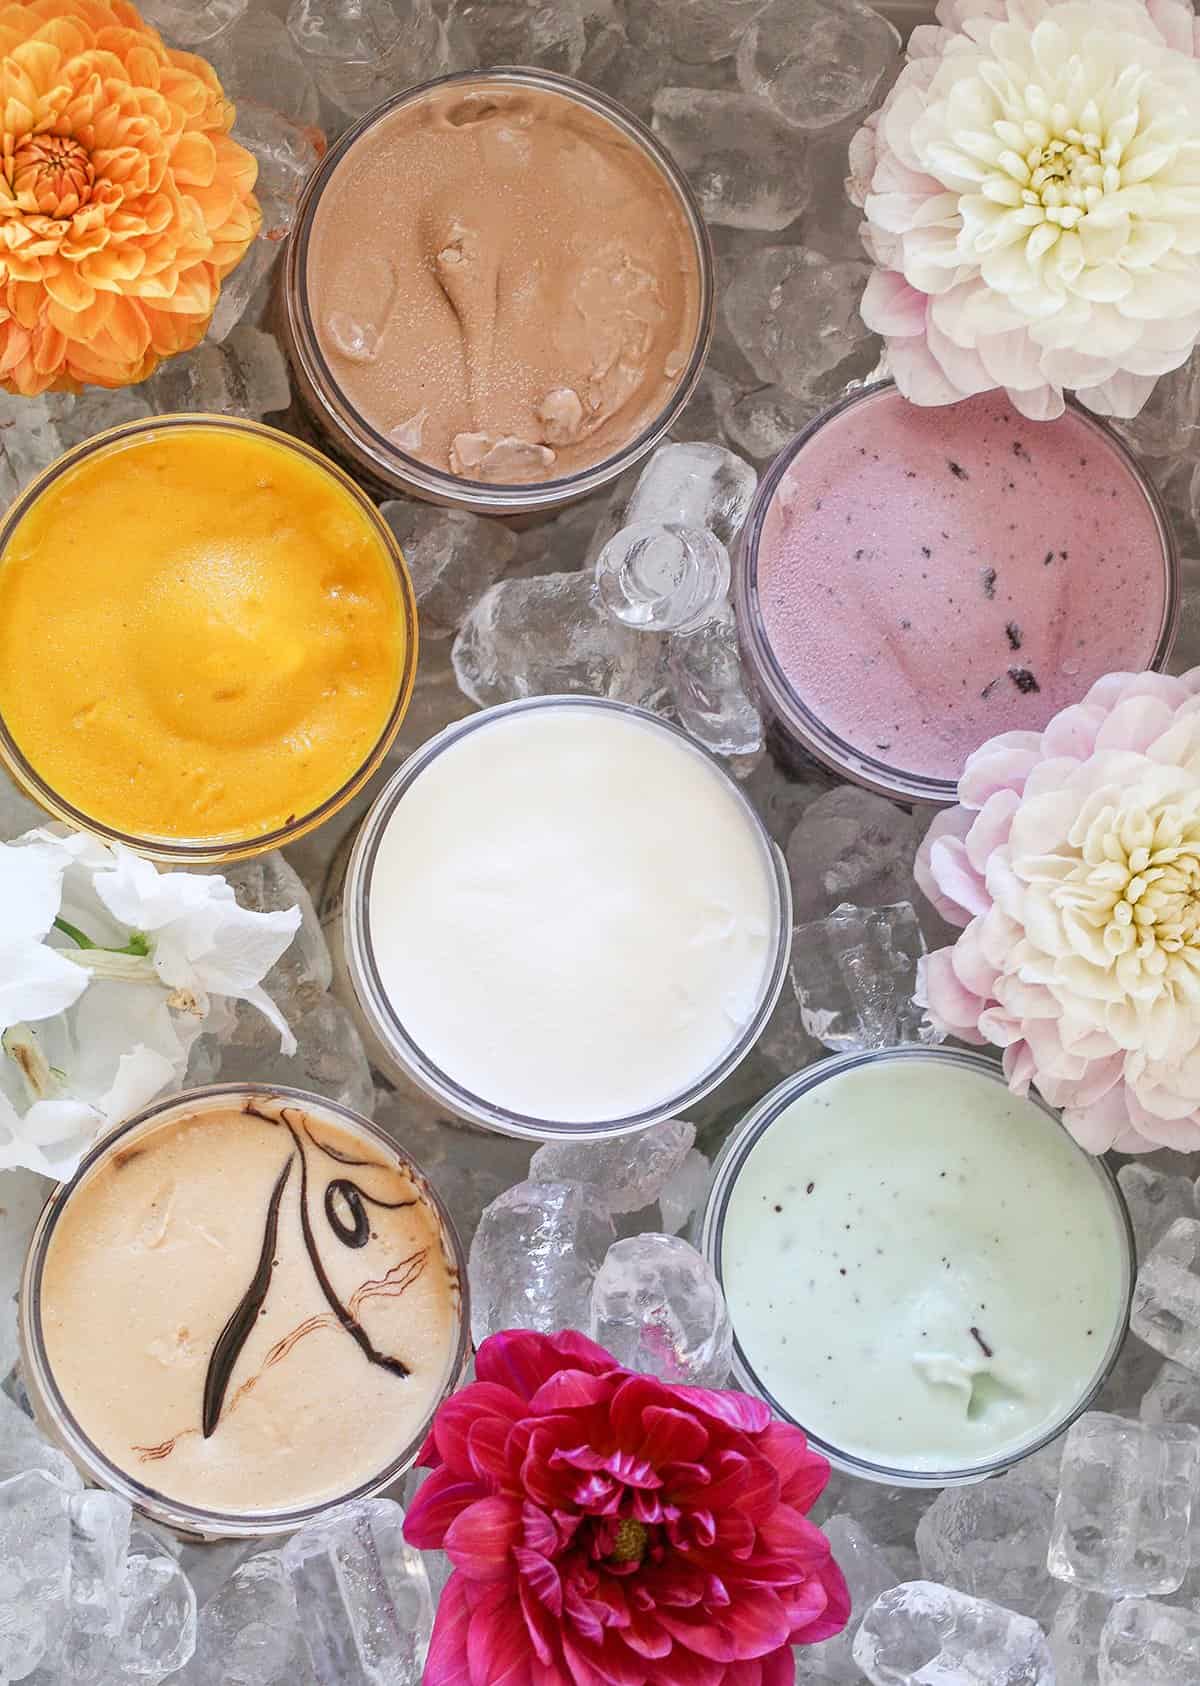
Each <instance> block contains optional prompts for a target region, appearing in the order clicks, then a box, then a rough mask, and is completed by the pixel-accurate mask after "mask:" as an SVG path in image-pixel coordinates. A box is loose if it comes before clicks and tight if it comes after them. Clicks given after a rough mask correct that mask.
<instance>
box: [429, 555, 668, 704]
mask: <svg viewBox="0 0 1200 1686" xmlns="http://www.w3.org/2000/svg"><path fill="white" fill-rule="evenodd" d="M658 645H659V641H658V640H657V639H656V637H655V636H654V635H653V634H651V633H644V632H634V631H632V630H631V629H630V628H629V627H626V626H622V624H621V623H620V621H617V620H614V619H613V617H612V616H611V615H609V614H608V613H607V612H606V611H605V609H604V607H603V605H602V604H601V602H600V599H599V595H598V593H597V591H596V582H595V580H594V579H592V578H591V577H590V576H589V575H587V574H538V575H536V576H534V577H533V578H532V579H507V580H501V581H499V583H498V584H496V585H494V586H492V587H491V589H490V590H489V591H487V592H485V593H484V595H483V596H482V597H481V598H480V600H479V602H478V603H476V605H475V607H474V608H473V609H472V610H471V612H470V614H469V615H468V616H467V618H466V620H465V621H464V622H463V625H462V628H461V630H460V632H459V634H458V637H457V638H456V639H455V641H454V648H453V651H452V659H453V662H454V671H455V673H456V674H457V676H458V683H459V687H460V689H461V690H462V692H463V694H464V696H468V697H470V699H471V701H472V702H474V703H477V704H478V705H479V706H480V707H481V708H487V707H489V706H490V705H491V704H492V703H499V702H510V701H512V700H513V699H514V698H517V697H536V696H549V695H557V694H559V693H561V692H587V693H589V694H590V695H593V696H604V697H614V698H616V699H617V700H618V701H620V702H631V703H645V702H646V701H648V700H649V699H650V698H651V697H652V696H653V695H654V693H655V688H656V684H657V683H658V679H659V668H660V663H661V651H660V649H659V647H658Z"/></svg>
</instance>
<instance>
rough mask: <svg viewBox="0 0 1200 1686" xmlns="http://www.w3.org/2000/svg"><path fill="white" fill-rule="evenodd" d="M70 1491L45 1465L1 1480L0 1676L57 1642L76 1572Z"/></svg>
mask: <svg viewBox="0 0 1200 1686" xmlns="http://www.w3.org/2000/svg"><path fill="white" fill-rule="evenodd" d="M70 1499H71V1495H70V1493H69V1491H68V1490H67V1489H66V1488H65V1487H64V1486H63V1485H62V1484H61V1483H60V1482H58V1481H56V1480H55V1479H54V1477H53V1476H52V1475H50V1474H48V1473H47V1472H46V1471H45V1470H44V1469H31V1470H26V1471H25V1473H24V1474H23V1475H14V1476H10V1477H9V1478H8V1479H7V1480H3V1481H0V1680H22V1679H24V1677H25V1676H26V1675H27V1674H30V1673H31V1672H32V1671H33V1670H34V1669H35V1668H36V1667H37V1665H38V1663H40V1662H41V1660H42V1658H43V1657H44V1656H45V1654H46V1652H47V1650H48V1649H49V1648H50V1647H51V1646H52V1645H53V1646H54V1647H57V1644H58V1640H59V1637H60V1635H61V1633H62V1630H63V1626H64V1621H65V1617H66V1611H67V1594H68V1590H69V1587H70V1577H71V1520H70Z"/></svg>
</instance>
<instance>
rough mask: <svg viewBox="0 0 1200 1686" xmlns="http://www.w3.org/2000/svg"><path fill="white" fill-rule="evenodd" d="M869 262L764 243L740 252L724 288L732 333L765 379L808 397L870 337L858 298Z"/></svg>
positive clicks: (761, 378)
mask: <svg viewBox="0 0 1200 1686" xmlns="http://www.w3.org/2000/svg"><path fill="white" fill-rule="evenodd" d="M869 273H870V270H869V266H868V265H867V264H866V263H858V262H850V261H847V262H839V261H838V260H836V259H831V258H828V257H827V256H826V255H825V253H824V252H812V251H808V250H807V249H806V248H805V247H803V246H760V247H758V248H757V249H755V250H753V251H749V252H746V253H745V254H744V255H741V256H739V258H738V261H737V264H736V265H735V266H733V268H732V270H731V274H730V280H729V284H728V286H727V287H726V288H725V295H724V301H723V309H724V315H725V321H726V324H727V325H728V328H729V331H730V333H731V334H732V335H733V338H734V340H735V341H736V342H737V345H738V348H739V350H740V351H741V352H742V355H743V356H744V357H745V358H746V360H747V362H748V363H749V364H750V366H751V367H752V368H753V370H754V372H755V374H756V375H757V376H758V378H759V380H760V381H764V382H765V383H766V384H767V385H779V386H782V387H784V388H785V389H786V390H787V391H788V392H789V393H791V394H792V395H793V397H794V398H797V399H802V398H804V397H805V396H806V395H809V394H810V393H812V392H813V390H814V389H816V390H819V382H820V380H821V377H822V376H824V375H825V374H827V373H828V372H829V371H830V370H832V369H836V368H837V366H838V365H839V364H840V363H842V362H844V361H845V359H846V358H848V357H850V356H852V355H853V354H854V352H855V351H857V350H858V349H859V348H860V347H861V346H863V345H864V344H865V343H866V342H867V340H868V339H869V338H870V335H869V332H868V330H867V328H866V327H865V326H864V324H863V320H862V318H861V316H860V315H859V313H858V300H859V295H860V294H861V292H862V289H863V286H864V284H865V282H866V279H867V275H868V274H869Z"/></svg>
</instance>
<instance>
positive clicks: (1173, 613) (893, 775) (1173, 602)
mask: <svg viewBox="0 0 1200 1686" xmlns="http://www.w3.org/2000/svg"><path fill="white" fill-rule="evenodd" d="M892 392H898V388H897V386H896V383H895V381H893V380H882V381H875V382H873V383H872V384H871V385H870V386H865V387H862V388H861V389H860V390H858V391H856V392H850V393H847V394H846V395H845V397H843V398H840V399H838V401H837V403H836V404H832V405H830V407H829V408H828V409H827V410H822V412H821V414H820V415H819V416H814V418H813V419H812V421H810V422H809V423H808V424H807V426H805V427H803V428H801V430H800V432H799V433H797V434H796V436H795V438H793V439H792V440H791V441H789V443H788V444H787V445H785V446H784V448H783V450H782V451H780V453H779V455H778V456H777V457H775V458H774V459H773V461H772V462H771V464H770V466H769V467H768V468H767V470H766V471H765V473H764V474H763V476H762V478H761V480H760V481H759V483H758V489H757V491H756V492H755V495H754V501H753V503H752V504H751V506H750V513H749V515H748V516H747V518H746V525H745V527H744V528H743V529H742V534H741V540H740V543H739V545H738V547H737V554H736V556H735V557H734V559H733V595H734V602H735V605H736V610H737V621H738V632H739V638H740V642H741V647H742V651H743V654H744V655H745V657H746V660H747V663H748V665H749V667H750V669H751V672H752V673H753V675H754V680H755V683H756V684H757V686H758V687H759V689H760V690H761V691H762V693H763V694H764V696H765V698H766V700H767V703H768V706H769V708H770V711H771V713H772V714H774V716H775V717H776V719H777V720H778V721H779V723H780V725H781V726H782V727H783V728H784V729H785V730H786V731H787V733H788V734H789V735H790V736H791V737H792V738H793V739H795V740H796V741H797V742H798V743H799V745H800V747H801V748H802V749H804V750H805V751H807V753H808V754H809V755H811V756H813V757H814V758H815V759H816V760H817V761H819V762H821V763H822V765H824V766H826V767H828V768H830V769H831V771H833V772H835V773H838V774H840V775H841V776H842V777H843V778H846V779H850V780H851V781H852V782H853V783H855V784H857V785H861V786H862V787H863V788H864V789H866V790H873V791H876V792H877V793H878V794H879V795H881V796H888V797H891V798H892V800H893V801H897V802H928V803H936V804H940V805H943V806H944V805H946V804H949V803H952V802H955V801H957V799H958V781H957V780H955V779H938V778H932V777H929V776H927V775H925V774H921V773H910V772H907V771H906V770H905V769H904V768H901V767H893V766H891V765H890V764H889V763H888V762H887V761H884V760H881V759H880V758H879V757H877V756H873V755H871V754H869V753H868V752H867V751H866V750H863V749H859V748H856V747H855V746H854V745H853V744H851V743H848V742H847V741H846V740H845V739H844V738H842V737H839V735H838V734H837V733H836V732H834V731H833V730H832V729H831V728H830V727H829V726H827V725H826V724H825V723H824V721H822V720H821V719H820V717H819V716H818V715H817V714H815V713H814V712H813V710H812V709H810V708H809V706H808V704H807V703H806V702H805V701H804V699H803V697H802V696H800V694H799V692H798V691H797V690H796V689H795V688H794V686H793V685H792V683H791V681H790V680H789V679H788V678H787V676H786V675H785V673H784V671H783V668H782V667H781V666H780V663H779V661H778V658H777V657H776V655H775V651H774V649H773V648H772V646H771V643H770V641H769V639H768V638H767V634H766V628H765V625H764V623H763V616H762V608H761V604H760V600H759V591H758V547H759V540H760V538H761V535H762V529H763V523H764V522H765V520H766V516H767V510H768V509H769V507H770V505H771V503H772V501H773V500H774V497H775V493H776V492H777V491H778V489H779V485H780V482H781V481H782V480H783V478H784V476H785V475H786V473H787V471H788V469H789V468H791V466H792V464H793V462H794V461H795V460H796V458H797V457H798V456H799V455H800V453H801V451H803V449H804V447H805V446H806V445H807V444H808V442H809V440H810V439H812V437H813V436H814V434H816V433H818V432H820V430H821V429H822V428H823V427H825V425H826V424H827V423H828V422H831V421H835V420H836V419H837V417H839V416H840V415H843V414H844V413H845V412H846V411H847V410H850V409H853V408H855V407H856V406H858V405H859V404H863V403H866V402H867V401H869V400H873V399H877V398H880V397H882V396H884V395H885V394H888V393H892ZM1067 408H1068V409H1069V410H1070V411H1071V412H1072V414H1073V415H1075V416H1076V417H1077V418H1078V419H1079V420H1081V421H1083V422H1085V423H1086V424H1087V425H1088V426H1089V427H1090V428H1091V429H1092V430H1093V431H1094V432H1095V433H1096V434H1097V435H1098V436H1099V437H1100V438H1101V439H1102V440H1103V441H1104V443H1105V444H1106V445H1108V446H1110V447H1111V448H1112V450H1113V452H1114V453H1115V455H1116V456H1117V457H1118V458H1119V459H1120V460H1121V461H1122V462H1123V463H1124V465H1125V466H1126V468H1128V469H1129V471H1130V473H1131V474H1132V475H1133V478H1134V481H1135V483H1136V484H1137V486H1138V487H1139V489H1140V490H1141V492H1142V495H1143V497H1144V498H1145V499H1146V502H1147V504H1148V505H1149V507H1150V513H1151V515H1152V516H1153V518H1154V522H1155V526H1156V528H1157V530H1158V536H1159V541H1160V544H1161V548H1162V559H1163V568H1164V571H1165V574H1166V579H1165V582H1164V592H1163V618H1162V624H1161V626H1160V628H1159V634H1158V641H1157V643H1156V645H1155V648H1154V654H1153V656H1152V658H1151V660H1150V663H1149V667H1150V669H1151V670H1152V671H1154V672H1160V671H1161V670H1162V669H1163V668H1164V667H1165V666H1166V663H1167V661H1168V659H1169V657H1170V654H1171V646H1172V645H1173V644H1174V642H1175V634H1176V632H1177V631H1178V628H1179V613H1180V579H1179V550H1178V546H1177V543H1176V539H1175V534H1174V531H1173V529H1172V527H1171V522H1170V518H1169V517H1168V515H1167V511H1166V506H1165V504H1164V503H1163V500H1162V497H1161V496H1160V494H1159V491H1158V488H1157V487H1156V486H1155V485H1154V483H1153V481H1152V480H1151V479H1150V477H1149V475H1148V474H1147V473H1146V471H1145V469H1144V468H1143V467H1142V465H1141V463H1140V462H1139V461H1138V459H1137V456H1136V455H1135V453H1134V452H1133V451H1131V450H1130V448H1129V446H1128V445H1127V444H1126V442H1125V440H1124V439H1122V438H1121V436H1120V434H1118V433H1117V432H1116V431H1115V429H1113V428H1111V427H1110V426H1109V425H1108V423H1107V422H1105V421H1104V420H1103V419H1102V418H1101V417H1100V416H1097V415H1094V414H1093V413H1092V411H1091V410H1088V409H1086V408H1085V407H1084V406H1083V405H1082V404H1079V403H1077V402H1076V400H1075V399H1073V398H1070V397H1068V399H1067ZM1042 425H1044V424H1042V423H1040V422H1031V423H1030V426H1031V427H1039V426H1042Z"/></svg>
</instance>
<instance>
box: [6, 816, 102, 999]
mask: <svg viewBox="0 0 1200 1686" xmlns="http://www.w3.org/2000/svg"><path fill="white" fill-rule="evenodd" d="M68 862H69V857H68V856H67V855H66V854H64V852H63V851H62V850H61V849H59V848H57V847H56V846H55V845H54V844H53V843H52V842H32V843H27V844H25V845H24V846H23V847H15V846H14V847H12V848H7V849H0V1032H2V1031H5V1030H7V1029H8V1028H9V1026H10V1025H14V1024H21V1023H22V1022H23V1021H24V1020H26V1019H44V1018H48V1017H49V1016H50V1014H52V1013H61V1012H63V1011H65V1009H66V1008H68V1007H69V1006H70V1005H71V1004H72V1002H74V1001H77V1000H78V999H79V997H80V996H81V995H82V994H83V992H84V990H85V989H86V988H87V985H88V974H87V973H86V972H85V971H84V970H83V969H82V967H80V966H77V965H75V964H74V963H73V962H72V961H70V960H67V959H66V958H65V957H64V956H63V955H61V954H58V953H57V952H56V951H55V950H54V949H52V948H48V947H47V946H46V944H45V942H44V940H43V939H44V938H45V936H46V933H47V932H48V931H49V929H50V927H51V926H52V925H53V923H54V919H55V915H56V914H57V913H58V908H59V903H60V901H61V899H62V879H63V872H64V871H65V869H66V867H67V865H68Z"/></svg>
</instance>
